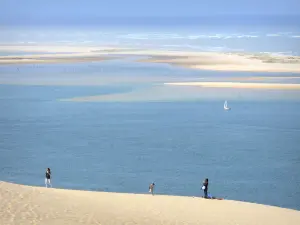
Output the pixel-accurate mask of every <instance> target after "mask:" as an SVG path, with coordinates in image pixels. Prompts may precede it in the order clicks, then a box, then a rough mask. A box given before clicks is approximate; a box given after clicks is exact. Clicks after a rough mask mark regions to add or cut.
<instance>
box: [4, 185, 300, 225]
mask: <svg viewBox="0 0 300 225" xmlns="http://www.w3.org/2000/svg"><path fill="white" fill-rule="evenodd" d="M0 199H1V201H0V218H1V220H0V224H1V225H2V224H3V225H9V224H18V225H19V224H22V225H27V224H66V225H67V224H70V225H71V224H72V225H76V224H101V225H114V224H118V225H120V224H142V225H147V224H149V225H150V224H151V225H155V224H164V225H168V224H207V225H216V224H220V225H242V224H245V225H247V224H249V225H250V224H251V225H253V224H262V225H268V224H270V225H271V224H272V225H276V224H278V225H285V224H286V225H293V224H295V225H296V224H297V225H298V224H299V222H300V211H295V210H290V209H283V208H278V207H271V206H264V205H258V204H251V203H243V202H235V201H227V200H223V201H219V200H205V199H202V198H192V197H178V196H158V195H157V196H151V195H140V194H139V195H138V194H119V193H104V192H88V191H75V190H62V189H51V188H48V189H46V188H42V187H30V186H23V185H17V184H11V183H6V182H1V181H0Z"/></svg>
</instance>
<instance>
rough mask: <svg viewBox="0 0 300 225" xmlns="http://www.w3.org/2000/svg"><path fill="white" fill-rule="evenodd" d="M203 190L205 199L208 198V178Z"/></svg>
mask: <svg viewBox="0 0 300 225" xmlns="http://www.w3.org/2000/svg"><path fill="white" fill-rule="evenodd" d="M202 190H203V191H204V198H207V193H208V178H206V179H205V180H204V182H203V186H202Z"/></svg>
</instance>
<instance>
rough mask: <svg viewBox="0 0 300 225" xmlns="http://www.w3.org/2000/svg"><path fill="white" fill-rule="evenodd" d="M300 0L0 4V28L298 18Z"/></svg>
mask: <svg viewBox="0 0 300 225" xmlns="http://www.w3.org/2000/svg"><path fill="white" fill-rule="evenodd" d="M299 9H300V0H206V1H202V0H85V1H82V0H48V1H45V0H0V24H10V23H12V24H18V23H22V22H23V23H24V22H26V21H27V22H30V23H34V22H40V23H43V22H45V23H49V22H51V21H52V22H56V23H57V22H62V23H63V22H76V21H86V22H87V23H88V22H89V21H92V20H95V19H97V18H103V17H107V18H108V17H109V18H122V17H201V16H212V15H271V16H272V15H300V10H299Z"/></svg>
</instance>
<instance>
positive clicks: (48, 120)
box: [0, 85, 300, 209]
mask: <svg viewBox="0 0 300 225" xmlns="http://www.w3.org/2000/svg"><path fill="white" fill-rule="evenodd" d="M122 91H124V90H122V88H119V89H116V88H112V87H84V86H82V87H77V86H75V87H74V86H73V87H65V86H60V87H58V86H14V85H1V86H0V96H1V98H0V106H1V111H0V125H1V126H0V138H1V142H0V156H1V157H0V180H5V181H10V182H16V183H22V184H28V185H37V186H43V185H44V172H45V168H47V167H50V168H51V169H52V173H53V180H52V182H53V186H54V187H58V188H70V189H84V190H93V191H100V190H101V191H102V190H103V191H110V192H133V193H145V192H147V187H148V184H149V183H150V182H152V181H154V182H156V184H157V193H159V194H168V195H185V196H201V195H202V192H201V182H202V180H203V179H204V178H206V177H208V178H209V179H210V192H211V194H213V195H216V196H220V197H225V198H228V199H234V200H241V201H250V202H258V203H263V204H270V205H276V206H281V207H289V208H295V209H300V204H299V203H300V201H299V200H300V192H299V190H300V188H299V187H300V178H299V171H300V158H299V156H300V153H299V147H298V146H299V140H300V121H299V110H300V104H299V101H298V102H297V101H282V102H281V101H275V102H274V101H272V102H268V101H264V102H261V101H255V100H253V101H252V102H249V101H247V102H243V101H232V102H230V106H231V107H232V109H233V110H231V111H230V112H225V111H224V110H223V102H221V101H218V100H215V101H212V100H209V101H199V102H197V101H195V102H184V101H183V102H176V101H175V102H161V103H158V102H157V103H155V102H154V103H149V102H148V103H147V102H140V103H130V102H129V103H99V102H98V103H78V102H60V101H57V99H58V98H66V97H71V96H80V95H93V94H101V92H102V94H108V93H115V92H122Z"/></svg>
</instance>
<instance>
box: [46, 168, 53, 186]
mask: <svg viewBox="0 0 300 225" xmlns="http://www.w3.org/2000/svg"><path fill="white" fill-rule="evenodd" d="M45 184H46V188H47V187H48V184H49V185H50V187H52V185H51V170H50V168H47V170H46V178H45Z"/></svg>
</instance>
